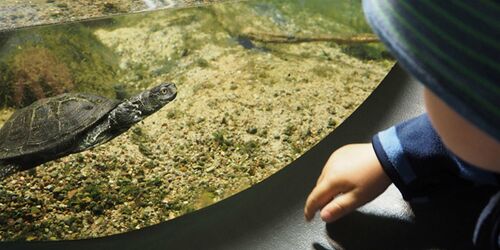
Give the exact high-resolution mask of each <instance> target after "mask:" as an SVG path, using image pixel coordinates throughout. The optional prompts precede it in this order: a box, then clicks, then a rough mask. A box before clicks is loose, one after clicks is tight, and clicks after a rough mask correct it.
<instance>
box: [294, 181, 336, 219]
mask: <svg viewBox="0 0 500 250" xmlns="http://www.w3.org/2000/svg"><path fill="white" fill-rule="evenodd" d="M341 183H342V182H338V181H335V179H324V180H323V181H321V182H320V183H318V185H316V187H314V189H313V190H312V192H311V193H310V194H309V196H308V197H307V201H306V205H305V207H304V216H305V217H306V220H308V221H310V220H311V219H312V218H314V214H315V213H316V211H318V210H320V209H321V208H323V207H324V206H325V205H326V204H328V202H330V201H331V200H332V199H333V198H334V197H335V196H337V195H338V194H340V193H342V192H344V191H346V186H345V185H342V184H341Z"/></svg>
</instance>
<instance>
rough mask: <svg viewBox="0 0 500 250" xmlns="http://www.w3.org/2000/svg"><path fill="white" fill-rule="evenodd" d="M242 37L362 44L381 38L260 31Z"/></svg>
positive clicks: (286, 41)
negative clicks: (312, 35) (284, 33)
mask: <svg viewBox="0 0 500 250" xmlns="http://www.w3.org/2000/svg"><path fill="white" fill-rule="evenodd" d="M240 36H241V37H246V38H248V39H250V40H253V41H257V42H263V43H308V42H334V43H337V44H360V43H375V42H379V41H380V40H379V39H378V38H377V37H376V36H375V35H373V34H358V35H353V36H350V37H334V36H314V37H305V36H292V35H282V34H273V33H258V32H246V33H242V34H240Z"/></svg>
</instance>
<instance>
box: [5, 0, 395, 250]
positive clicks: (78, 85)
mask: <svg viewBox="0 0 500 250" xmlns="http://www.w3.org/2000/svg"><path fill="white" fill-rule="evenodd" d="M9 2H21V1H10V0H7V3H9ZM37 2H40V5H44V6H47V5H51V6H52V5H54V6H53V7H54V8H62V7H64V4H65V3H66V1H58V0H54V1H47V0H43V1H30V3H32V4H31V5H30V6H27V5H24V4H20V5H19V6H21V7H22V8H23V10H24V11H30V8H36V6H38V5H37V4H38V3H37ZM75 2H77V1H75ZM78 2H80V3H83V2H85V1H78ZM97 2H101V1H94V3H97ZM104 2H108V3H110V2H116V3H121V2H123V3H125V2H127V5H126V7H124V8H132V9H133V8H137V9H144V3H145V2H148V1H138V2H137V7H136V6H135V5H134V4H133V3H135V2H136V1H104ZM165 2H166V1H165ZM71 3H73V1H71ZM66 4H67V8H69V5H70V1H68V3H66ZM128 4H130V5H128ZM141 4H142V5H141ZM58 5H59V6H58ZM5 6H9V5H8V4H6V3H5V2H4V1H2V3H1V4H0V9H1V10H2V11H7V12H8V13H10V12H9V9H8V8H7V9H6V7H5ZM10 6H14V5H10ZM89 6H90V7H89V8H90V9H92V6H93V5H89ZM117 6H118V5H117ZM21 7H19V8H21ZM82 8H83V7H82ZM101 8H102V6H101ZM116 8H118V7H116ZM125 10H128V9H125ZM16 11H17V9H16ZM1 18H3V19H2V21H0V23H3V24H5V22H6V21H5V18H6V16H4V15H2V17H1ZM1 18H0V19H1ZM11 19H12V18H11ZM11 19H9V20H7V21H8V22H10V20H11ZM393 64H394V60H393V59H392V58H391V57H390V56H389V55H388V53H387V52H386V51H385V50H384V48H383V46H382V45H381V44H380V43H379V42H378V40H377V39H376V38H375V36H374V35H373V34H372V33H370V28H369V26H368V25H367V24H366V23H365V19H364V17H363V14H362V10H361V1H360V0H350V1H349V0H292V1H281V0H273V1H243V2H237V3H234V2H225V3H218V4H210V5H202V6H195V7H190V8H174V9H166V10H158V11H151V12H144V13H138V14H128V15H119V16H113V17H111V18H104V19H96V20H87V21H84V22H71V23H66V24H58V25H49V26H37V27H30V28H23V29H15V30H9V31H4V32H3V33H0V125H2V124H4V123H5V122H6V121H7V120H8V119H9V117H10V116H11V115H12V114H13V113H14V112H16V110H19V109H21V108H23V107H24V108H26V109H29V108H30V107H32V106H29V105H30V104H31V103H33V102H35V101H37V100H40V99H44V100H47V98H50V97H53V96H57V95H60V94H63V93H71V94H76V93H92V94H95V95H100V96H104V97H106V98H108V99H112V100H119V101H124V100H127V99H128V98H130V97H133V96H134V95H136V94H137V93H140V92H141V91H144V90H145V89H148V88H150V87H151V86H153V85H156V84H159V83H162V82H173V83H175V84H176V85H177V90H178V94H177V97H176V99H175V100H174V101H173V102H172V103H169V104H167V105H166V106H165V107H164V108H162V109H161V110H159V111H158V112H156V113H154V114H152V115H150V116H149V117H147V118H146V119H145V120H143V121H142V122H140V123H138V124H136V125H134V126H133V127H131V128H130V129H129V130H128V131H126V132H124V133H123V134H121V135H119V136H117V137H116V138H114V139H113V140H111V141H109V142H107V143H105V144H103V145H100V146H98V147H95V148H92V149H89V150H85V151H83V152H81V153H76V154H72V155H69V156H66V157H63V158H60V159H56V160H54V161H51V162H48V163H45V164H43V165H41V166H39V167H36V168H33V169H30V170H27V171H22V172H19V173H16V174H13V175H11V176H9V177H7V178H4V179H3V180H0V240H3V241H8V240H9V241H10V240H22V241H33V240H67V239H81V238H91V237H99V236H106V235H112V234H117V233H122V232H127V231H130V230H134V229H140V228H143V227H146V226H150V225H153V224H157V223H161V222H165V221H168V220H170V219H173V218H175V217H178V216H181V215H184V214H187V213H189V212H192V211H195V210H197V209H201V208H203V207H206V206H208V205H210V204H213V203H216V202H218V201H220V200H222V199H225V198H228V197H230V196H232V195H234V194H237V193H238V192H240V191H242V190H244V189H247V188H249V187H251V186H252V185H255V184H257V183H259V182H260V181H262V180H264V179H266V178H267V177H269V176H271V175H272V174H274V173H276V172H277V171H279V170H280V169H282V168H284V167H286V166H287V165H288V164H289V163H290V162H292V161H293V160H295V159H297V158H298V157H299V156H300V155H302V154H303V153H305V152H306V151H307V150H308V149H309V148H311V147H312V146H314V145H315V144H316V143H318V142H319V141H320V140H321V139H322V138H324V137H325V136H326V135H327V134H329V133H330V132H332V131H333V130H334V129H335V128H336V127H337V126H338V125H339V124H341V123H342V121H343V120H344V119H345V118H347V117H348V116H349V115H350V114H351V113H352V112H353V111H354V110H355V109H356V108H357V107H358V106H359V105H360V104H361V103H362V102H363V100H365V98H367V96H368V95H369V94H370V93H371V92H372V91H373V89H374V88H375V87H376V86H377V84H378V83H379V82H380V81H381V79H382V78H383V77H384V75H385V74H386V73H387V72H388V70H389V69H390V68H391V67H392V65H393ZM66 117H67V116H61V117H59V119H65V118H66ZM22 126H28V127H25V128H24V127H22ZM22 126H21V125H19V127H20V128H21V129H27V130H28V129H29V125H22ZM70 132H71V131H70ZM74 136H78V135H74ZM20 138H22V136H20ZM41 147H43V146H41ZM51 150H60V149H51ZM21 157H23V155H22V154H21ZM26 157H29V156H26ZM5 160H6V159H0V167H2V162H5ZM290 185H293V183H290ZM167 223H168V222H167Z"/></svg>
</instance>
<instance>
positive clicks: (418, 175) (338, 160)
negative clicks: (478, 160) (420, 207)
mask: <svg viewBox="0 0 500 250" xmlns="http://www.w3.org/2000/svg"><path fill="white" fill-rule="evenodd" d="M499 180H500V175H498V174H494V173H492V172H488V171H484V170H481V169H478V168H475V167H473V166H470V165H469V164H467V163H466V162H464V161H462V160H460V159H459V158H457V157H456V156H454V155H453V154H452V153H450V152H449V151H448V150H447V149H446V147H445V146H444V145H443V143H442V142H441V139H440V138H439V136H438V134H437V133H436V131H435V130H434V128H433V127H432V125H431V123H430V121H429V118H428V117H427V115H425V114H424V115H421V116H418V117H416V118H414V119H411V120H409V121H406V122H403V123H400V124H398V125H396V126H394V127H391V128H389V129H387V130H384V131H382V132H379V133H378V134H376V135H375V136H374V137H373V140H372V144H355V145H348V146H345V147H342V148H340V149H339V150H337V151H335V152H334V153H333V154H332V156H331V157H330V160H329V161H328V162H327V164H326V166H325V167H324V169H323V173H322V174H321V176H320V177H319V180H318V182H317V185H316V187H315V188H314V190H313V191H312V193H311V194H310V196H309V198H308V199H307V202H306V207H305V211H304V212H305V216H306V219H311V218H312V217H313V216H314V213H315V212H316V211H317V210H322V211H321V217H322V218H323V220H325V221H328V222H331V221H333V220H335V219H337V218H339V217H340V216H342V215H344V214H346V213H347V212H350V211H352V210H354V209H356V208H357V207H359V206H361V205H363V204H365V203H367V202H369V201H370V200H372V199H374V198H375V197H377V196H378V195H379V194H381V193H382V192H383V191H384V190H385V189H386V188H387V186H388V185H389V184H390V183H391V182H392V183H394V184H395V185H396V187H397V188H398V189H399V190H400V191H401V193H402V195H403V198H405V199H406V200H411V199H413V198H416V197H424V196H429V195H432V194H433V193H434V192H436V191H438V190H443V189H451V190H452V189H453V187H454V186H455V185H464V184H465V185H467V184H466V183H471V182H474V183H476V184H482V185H500V182H499ZM341 193H342V194H343V195H341V196H338V195H339V194H341Z"/></svg>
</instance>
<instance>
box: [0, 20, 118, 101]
mask: <svg viewBox="0 0 500 250" xmlns="http://www.w3.org/2000/svg"><path fill="white" fill-rule="evenodd" d="M117 62H118V60H117V58H116V56H115V55H114V53H113V52H112V50H110V49H109V48H108V47H106V46H104V45H103V44H102V43H101V42H100V41H99V40H98V39H97V38H96V37H95V36H94V35H93V34H92V32H91V30H90V29H89V28H87V27H85V26H84V25H82V24H76V25H71V26H52V27H43V28H38V29H35V30H19V31H14V32H11V33H5V34H2V36H1V37H0V88H1V90H0V106H11V107H12V106H24V105H27V104H29V103H31V102H33V101H35V100H37V99H40V98H44V97H49V96H53V95H57V94H60V93H63V92H69V91H73V90H74V91H78V92H90V93H96V94H100V95H105V96H108V97H113V98H114V97H115V89H114V88H113V85H115V84H116V80H115V77H116V72H117V71H118V63H117Z"/></svg>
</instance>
